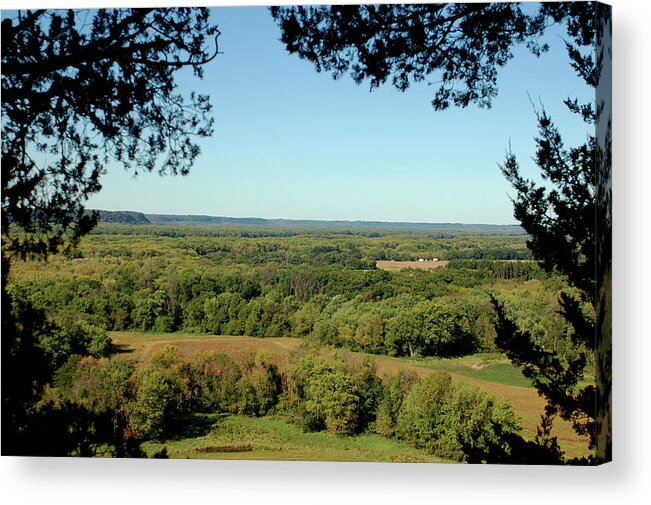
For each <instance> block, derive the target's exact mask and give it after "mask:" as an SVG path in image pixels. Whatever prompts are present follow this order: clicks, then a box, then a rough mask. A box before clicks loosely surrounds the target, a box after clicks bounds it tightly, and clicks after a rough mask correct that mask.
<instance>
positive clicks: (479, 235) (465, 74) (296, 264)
mask: <svg viewBox="0 0 651 505" xmlns="http://www.w3.org/2000/svg"><path fill="white" fill-rule="evenodd" d="M610 48H611V21H610V7H608V6H606V5H604V4H600V3H595V2H586V3H572V2H560V3H553V4H552V3H545V4H540V3H530V4H515V3H507V2H496V3H483V4H463V3H459V4H418V5H352V6H329V5H328V6H309V7H292V6H284V7H271V8H269V7H216V8H192V9H185V10H182V9H174V8H165V9H162V8H161V9H155V8H151V9H150V8H146V9H106V10H101V9H100V10H98V9H94V10H83V9H81V10H76V11H67V10H52V9H51V10H44V11H36V10H22V11H3V12H2V116H3V119H2V167H3V178H2V184H3V188H2V205H3V213H2V215H3V220H2V236H3V256H2V261H3V270H2V272H3V274H2V275H3V278H2V303H3V310H2V314H3V316H2V317H3V321H2V325H3V327H2V333H3V339H2V401H3V408H2V416H3V418H2V454H3V455H35V456H112V457H149V458H213V459H263V460H304V461H313V460H322V461H391V462H423V463H424V462H432V463H459V462H461V463H509V464H541V463H542V464H599V463H603V462H607V461H609V460H610V459H611V446H612V442H611V438H612V437H611V421H610V420H611V405H612V394H611V376H612V374H611V366H610V360H611V323H610V321H611V270H612V269H611V236H612V217H611V200H612V197H611V193H612V190H611V186H612V185H611V154H610V153H611V137H612V135H611V115H612V107H611V98H610V95H611V84H610V83H611V50H610ZM125 169H126V170H125ZM134 175H137V177H134ZM160 175H163V176H164V177H160Z"/></svg>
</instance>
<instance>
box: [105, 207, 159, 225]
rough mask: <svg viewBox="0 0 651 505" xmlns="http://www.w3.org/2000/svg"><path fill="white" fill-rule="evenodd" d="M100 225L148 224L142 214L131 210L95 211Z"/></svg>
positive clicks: (147, 220)
mask: <svg viewBox="0 0 651 505" xmlns="http://www.w3.org/2000/svg"><path fill="white" fill-rule="evenodd" d="M96 212H97V214H98V218H99V221H100V222H102V223H122V224H149V219H147V218H146V217H145V214H144V213H142V212H135V211H132V210H97V211H96Z"/></svg>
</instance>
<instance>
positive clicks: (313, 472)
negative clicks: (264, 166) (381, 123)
mask: <svg viewBox="0 0 651 505" xmlns="http://www.w3.org/2000/svg"><path fill="white" fill-rule="evenodd" d="M198 3H201V2H187V1H169V0H166V1H157V2H152V1H150V0H136V2H134V1H129V0H121V1H120V0H109V1H107V2H97V1H94V0H93V1H88V0H82V1H73V0H60V1H43V0H40V1H30V0H27V1H22V2H21V1H15V0H5V1H3V9H11V8H17V7H24V6H25V5H26V4H27V5H29V6H30V7H69V6H83V7H97V6H100V5H101V6H115V7H119V6H133V5H134V4H135V5H137V6H147V5H156V6H163V5H196V4H198ZM211 3H212V4H213V5H247V4H248V5H252V4H253V5H255V4H256V3H257V4H258V5H259V4H260V3H262V2H241V1H236V0H230V1H227V2H223V1H222V2H217V1H213V2H211ZM278 3H293V2H287V1H284V2H278ZM301 3H319V2H301ZM341 3H349V2H341ZM609 3H611V4H612V5H613V7H614V8H613V26H614V33H613V40H614V48H613V49H614V72H613V74H614V86H613V88H614V107H613V109H614V165H615V173H614V204H615V209H614V221H615V222H614V258H615V266H614V276H615V277H614V316H615V319H614V377H615V383H614V388H615V396H614V401H615V406H614V408H615V410H614V428H615V429H614V455H615V462H614V463H612V464H609V465H605V466H602V467H599V468H552V467H512V466H483V467H481V466H471V467H469V466H448V465H395V464H379V463H354V464H353V463H337V464H332V463H289V462H276V463H269V462H224V461H210V462H204V461H140V460H118V461H115V460H79V459H71V458H70V459H68V458H66V459H45V458H43V459H39V458H7V457H4V458H1V459H0V493H1V496H2V498H4V499H5V501H4V503H40V502H46V503H56V504H58V503H61V504H64V503H65V504H71V503H84V504H85V503H89V502H90V503H93V504H96V503H98V504H103V503H107V504H108V503H110V504H112V505H115V504H116V503H119V504H122V503H135V502H141V503H160V504H167V503H170V504H172V503H173V504H179V503H182V504H185V503H188V504H195V503H214V502H223V503H234V504H237V503H256V502H257V503H265V504H273V503H282V504H287V503H317V504H319V503H324V504H326V503H327V504H332V503H358V504H361V503H387V504H389V503H391V504H396V503H405V502H406V503H415V502H417V501H418V502H422V503H446V502H449V503H476V504H480V503H481V504H493V503H495V504H498V503H499V504H503V503H518V504H520V503H526V504H528V505H529V504H531V505H535V504H545V505H548V504H549V503H559V504H564V503H582V502H583V503H585V502H589V501H592V500H594V499H596V500H597V501H598V502H603V503H627V502H628V503H650V502H651V482H650V481H651V472H650V471H649V470H650V468H649V458H650V456H651V445H650V444H649V438H650V437H649V424H650V423H649V420H650V419H651V416H650V412H649V404H648V402H649V401H650V400H651V395H650V394H649V389H648V386H649V380H648V373H649V368H650V367H649V361H650V360H651V346H650V340H651V332H650V331H649V318H648V314H649V296H648V293H649V282H650V281H651V276H650V275H649V258H648V256H649V255H648V251H649V246H650V245H651V243H647V242H648V239H647V237H648V232H649V229H650V222H649V219H650V218H651V212H650V211H651V208H650V205H649V202H651V194H650V192H651V176H650V174H649V172H650V169H651V166H650V163H649V140H648V138H649V131H650V128H649V119H650V118H651V110H650V108H649V97H648V89H649V82H650V80H649V78H650V77H651V74H650V72H649V66H648V62H649V56H648V50H649V49H650V48H651V40H650V36H649V34H650V33H651V29H649V25H648V19H649V13H650V9H649V8H648V7H647V5H648V2H646V1H642V0H612V1H611V2H609ZM640 242H642V243H640ZM6 499H9V501H6Z"/></svg>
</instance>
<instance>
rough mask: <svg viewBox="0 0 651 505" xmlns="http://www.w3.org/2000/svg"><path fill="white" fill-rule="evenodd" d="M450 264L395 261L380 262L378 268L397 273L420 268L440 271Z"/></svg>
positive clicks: (445, 262) (428, 261) (442, 262)
mask: <svg viewBox="0 0 651 505" xmlns="http://www.w3.org/2000/svg"><path fill="white" fill-rule="evenodd" d="M447 264H448V262H447V261H442V260H437V261H431V260H423V261H394V260H378V261H377V263H376V266H377V267H378V268H379V269H380V270H389V271H390V272H395V271H398V270H404V269H405V268H418V269H420V270H438V269H439V268H445V266H446V265H447Z"/></svg>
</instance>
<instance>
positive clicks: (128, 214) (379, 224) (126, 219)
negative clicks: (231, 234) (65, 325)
mask: <svg viewBox="0 0 651 505" xmlns="http://www.w3.org/2000/svg"><path fill="white" fill-rule="evenodd" d="M97 212H98V213H99V220H100V222H103V223H120V224H153V225H156V224H159V225H160V224H169V225H174V224H176V225H222V226H260V227H272V228H323V229H327V228H330V229H338V230H405V231H409V230H412V231H462V232H466V233H473V232H474V233H497V234H499V235H526V232H525V231H524V230H523V229H522V227H520V226H519V225H515V224H481V223H409V222H403V221H400V222H391V221H323V220H312V219H265V218H261V217H226V216H204V215H178V214H145V213H143V212H135V211H126V210H119V211H110V210H98V211H97Z"/></svg>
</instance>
